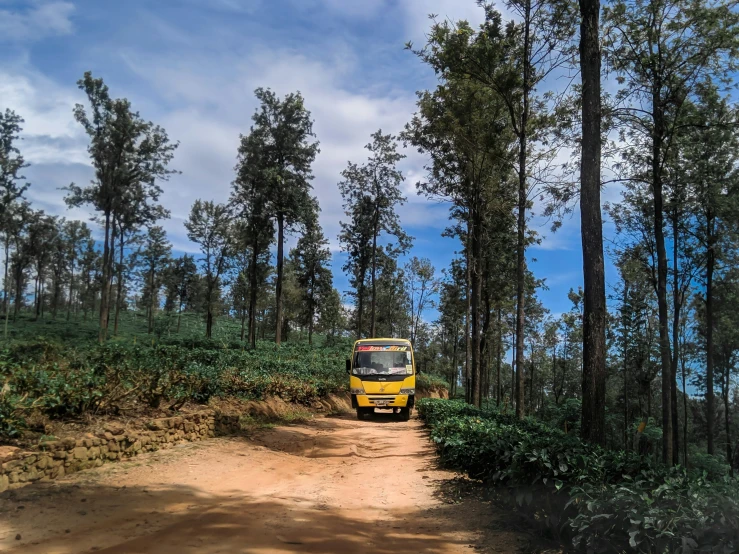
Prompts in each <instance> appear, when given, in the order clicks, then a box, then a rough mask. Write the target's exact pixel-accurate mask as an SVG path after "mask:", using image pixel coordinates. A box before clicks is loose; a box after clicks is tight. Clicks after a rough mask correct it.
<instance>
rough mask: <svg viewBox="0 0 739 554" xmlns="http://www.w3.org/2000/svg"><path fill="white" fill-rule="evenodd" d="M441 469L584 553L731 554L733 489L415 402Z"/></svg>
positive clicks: (495, 419)
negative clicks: (492, 491)
mask: <svg viewBox="0 0 739 554" xmlns="http://www.w3.org/2000/svg"><path fill="white" fill-rule="evenodd" d="M418 409H419V414H420V416H421V417H422V418H423V419H424V421H425V422H426V424H427V425H428V426H429V427H430V430H431V438H432V440H433V441H434V442H435V443H436V445H437V448H438V451H439V454H440V456H441V459H442V461H443V462H444V463H445V464H446V465H448V466H449V467H452V468H455V469H458V470H462V471H465V472H466V473H467V474H468V475H469V476H470V477H472V478H475V479H480V480H482V481H484V482H487V483H490V484H494V485H497V486H498V487H497V489H496V490H497V491H498V492H499V493H500V494H501V495H502V496H503V497H505V498H508V499H510V500H511V501H514V502H515V503H516V504H517V505H518V506H519V507H520V509H521V511H522V512H524V513H527V514H528V515H530V516H532V519H533V520H534V521H535V522H536V523H537V524H539V525H541V526H544V527H546V528H547V529H549V530H550V531H551V532H552V533H553V534H555V535H557V536H559V537H560V538H562V539H565V540H567V541H570V542H571V543H572V545H573V547H576V548H578V549H583V550H584V551H588V552H608V551H612V552H621V551H626V550H632V551H637V552H648V553H662V552H683V553H688V552H734V551H736V550H737V549H738V548H739V484H738V483H737V481H736V480H733V479H730V478H728V477H720V476H715V477H714V478H710V477H711V476H709V475H708V474H707V473H706V472H698V471H686V470H685V469H683V468H673V469H668V468H666V467H664V466H661V465H656V464H653V463H651V462H650V461H649V460H646V459H643V458H640V457H639V456H638V455H636V454H633V453H626V452H623V451H613V450H606V449H602V448H598V447H593V446H591V445H589V444H586V443H584V442H583V441H581V440H580V439H579V438H578V437H576V436H574V435H572V434H565V433H564V431H562V430H559V429H554V428H551V427H549V426H547V425H545V424H542V423H540V422H537V421H535V420H532V419H525V420H523V421H519V420H517V419H516V418H515V416H513V415H512V414H506V413H500V412H497V411H495V410H479V409H477V408H474V407H473V406H470V405H467V404H464V403H462V402H459V401H445V400H436V399H424V400H422V401H420V402H419V404H418Z"/></svg>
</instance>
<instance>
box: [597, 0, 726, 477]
mask: <svg viewBox="0 0 739 554" xmlns="http://www.w3.org/2000/svg"><path fill="white" fill-rule="evenodd" d="M604 17H605V25H606V32H605V36H606V37H607V40H606V56H607V59H608V62H609V64H610V65H611V67H613V69H614V70H615V71H616V73H617V74H618V77H619V80H620V82H621V83H622V87H621V90H619V91H618V93H617V95H616V102H617V106H616V107H615V108H614V109H613V110H612V115H613V116H614V117H615V118H617V120H618V122H619V124H620V125H621V128H622V130H623V131H622V138H623V140H624V142H625V143H626V147H625V148H624V157H625V160H626V162H627V163H626V164H625V165H624V168H626V170H627V171H629V174H628V175H626V178H628V179H633V180H636V181H640V182H642V183H643V184H644V185H645V187H646V188H647V189H648V191H649V194H650V195H651V203H652V206H651V208H652V222H653V235H654V243H655V250H656V258H657V302H658V310H659V337H660V359H661V364H662V427H663V439H662V441H663V442H662V446H663V448H662V455H663V461H664V462H665V463H669V464H671V463H672V461H673V446H674V444H673V432H674V429H673V418H672V410H673V406H672V395H671V381H672V371H671V369H670V368H671V358H672V356H671V351H670V336H669V308H668V304H667V277H668V261H667V250H666V246H665V233H664V225H665V217H664V216H665V198H664V181H665V166H666V163H667V162H668V160H669V159H670V156H671V148H672V147H673V145H674V138H675V134H676V133H677V132H679V122H680V120H681V117H682V115H683V110H684V108H685V106H686V101H687V100H688V99H690V97H691V96H693V95H694V93H695V90H696V87H697V86H698V85H699V83H701V82H702V81H703V80H704V79H705V78H706V77H707V76H709V75H711V74H717V75H719V76H721V77H726V76H728V74H729V72H731V71H732V69H733V68H734V66H735V63H734V58H735V55H736V50H737V46H738V45H739V34H738V31H739V14H737V13H736V10H733V9H732V7H731V6H730V5H729V4H727V3H726V2H712V1H711V2H706V1H704V0H617V1H616V2H614V3H613V4H612V5H610V6H609V7H608V8H607V9H606V10H605V12H604ZM712 356H713V353H712V352H709V353H708V359H707V372H708V373H709V374H712V372H713V360H712ZM712 381H713V379H712V375H711V377H710V379H708V381H707V382H708V383H709V386H708V391H707V402H708V404H709V408H711V409H712V408H713V386H712ZM709 425H710V423H709ZM708 450H709V452H711V453H712V452H713V450H714V446H713V429H712V426H711V427H709V437H708Z"/></svg>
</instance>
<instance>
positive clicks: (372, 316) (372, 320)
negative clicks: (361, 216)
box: [370, 213, 413, 338]
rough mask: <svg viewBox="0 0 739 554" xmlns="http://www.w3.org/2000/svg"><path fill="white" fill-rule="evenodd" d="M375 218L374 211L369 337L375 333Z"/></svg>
mask: <svg viewBox="0 0 739 554" xmlns="http://www.w3.org/2000/svg"><path fill="white" fill-rule="evenodd" d="M377 218H378V214H377V213H375V224H374V229H373V233H372V275H370V280H371V285H372V303H371V305H370V337H371V338H375V335H376V334H377V329H376V321H375V318H376V316H375V312H376V309H377V279H376V277H377V233H378V231H377ZM412 310H413V306H411V317H412V314H413V311H412Z"/></svg>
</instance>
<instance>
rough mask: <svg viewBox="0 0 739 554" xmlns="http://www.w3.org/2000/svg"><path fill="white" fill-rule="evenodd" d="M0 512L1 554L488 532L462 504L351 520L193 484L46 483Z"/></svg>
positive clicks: (460, 539)
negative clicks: (476, 528) (477, 529)
mask: <svg viewBox="0 0 739 554" xmlns="http://www.w3.org/2000/svg"><path fill="white" fill-rule="evenodd" d="M32 489H33V490H32ZM18 506H24V508H23V509H18ZM0 509H2V512H1V513H0V516H2V519H3V520H4V523H3V524H2V527H5V528H6V529H4V530H3V531H4V533H2V534H4V535H6V536H5V537H2V538H1V539H0V550H2V551H6V550H9V551H12V552H24V553H25V554H37V553H51V552H54V553H58V554H71V553H73V552H74V553H76V552H87V551H90V552H92V551H95V552H105V553H108V554H113V553H149V552H151V553H154V552H156V553H158V554H159V553H161V554H167V553H177V554H189V553H196V552H197V553H200V554H211V553H216V552H224V553H225V552H232V553H254V552H321V553H326V554H329V553H334V552H336V553H351V552H374V553H377V554H391V553H392V554H397V553H398V552H439V553H443V552H460V551H464V550H466V549H467V548H468V547H469V546H471V545H468V544H467V542H466V541H465V539H464V537H465V536H469V534H468V532H469V531H470V530H474V526H476V525H477V526H479V525H480V522H479V520H478V521H475V520H474V519H472V518H470V517H469V516H470V514H469V513H465V511H464V510H462V509H460V507H459V506H458V505H455V504H445V505H441V506H439V507H435V508H433V509H432V510H415V511H408V510H405V511H393V510H392V509H390V510H388V511H385V512H383V513H381V512H379V511H377V512H375V511H373V510H367V511H359V512H357V513H356V515H347V511H346V510H340V509H337V508H333V507H328V506H326V505H322V504H321V503H320V502H317V501H316V499H311V498H299V497H291V498H273V499H264V498H259V499H255V498H251V497H249V496H245V495H244V494H243V492H237V491H233V494H229V493H226V494H223V495H220V496H215V495H210V494H207V493H205V492H204V491H202V490H200V489H198V488H195V487H188V486H173V487H161V488H139V487H128V488H116V487H110V486H104V485H100V484H95V483H91V484H88V485H82V486H77V485H71V484H70V485H62V486H58V485H57V486H44V485H42V486H39V487H31V488H29V489H21V490H19V491H14V494H11V495H8V494H4V495H3V497H2V499H0ZM30 518H35V520H34V521H32V520H31V519H30ZM16 533H21V534H22V535H23V536H22V539H21V540H19V541H16V540H15V539H14V538H13V537H15V535H16ZM499 546H500V547H501V548H502V549H497V550H495V551H497V552H514V551H516V550H515V549H512V548H509V547H510V546H511V545H510V544H500V545H499ZM12 547H15V548H16V549H15V550H10V549H11V548H12ZM478 551H479V550H478Z"/></svg>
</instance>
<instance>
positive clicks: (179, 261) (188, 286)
mask: <svg viewBox="0 0 739 554" xmlns="http://www.w3.org/2000/svg"><path fill="white" fill-rule="evenodd" d="M197 272H198V268H197V266H196V265H195V258H193V257H192V256H189V255H187V254H183V255H182V256H181V257H179V258H175V259H174V260H172V262H171V263H170V264H169V267H168V268H167V275H166V277H165V286H166V287H167V299H168V300H169V301H170V302H171V303H172V304H173V305H174V306H175V307H176V308H177V333H179V332H180V324H181V323H182V310H183V309H184V307H185V304H186V303H187V301H188V300H189V299H190V298H191V297H192V296H193V294H194V291H195V281H196V277H197Z"/></svg>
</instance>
